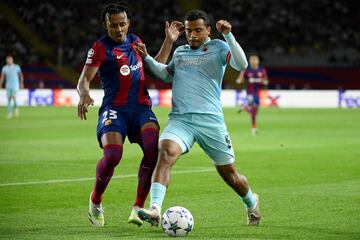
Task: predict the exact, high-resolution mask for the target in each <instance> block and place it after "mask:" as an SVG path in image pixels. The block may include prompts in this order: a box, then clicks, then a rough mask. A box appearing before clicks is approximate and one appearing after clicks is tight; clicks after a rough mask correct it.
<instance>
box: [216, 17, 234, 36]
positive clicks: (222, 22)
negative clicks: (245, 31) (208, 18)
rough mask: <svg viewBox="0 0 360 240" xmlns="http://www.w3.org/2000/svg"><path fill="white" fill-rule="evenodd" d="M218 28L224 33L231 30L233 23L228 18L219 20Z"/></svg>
mask: <svg viewBox="0 0 360 240" xmlns="http://www.w3.org/2000/svg"><path fill="white" fill-rule="evenodd" d="M216 29H217V30H218V31H219V32H220V33H223V34H228V33H229V32H231V24H230V23H229V22H228V21H226V20H219V21H217V23H216Z"/></svg>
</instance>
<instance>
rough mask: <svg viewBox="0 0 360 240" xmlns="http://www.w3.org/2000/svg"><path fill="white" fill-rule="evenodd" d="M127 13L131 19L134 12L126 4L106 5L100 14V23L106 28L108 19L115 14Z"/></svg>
mask: <svg viewBox="0 0 360 240" xmlns="http://www.w3.org/2000/svg"><path fill="white" fill-rule="evenodd" d="M122 12H125V13H126V15H127V18H128V19H130V18H131V15H132V12H131V10H130V7H129V5H128V4H127V3H126V2H119V3H111V4H108V5H105V6H104V8H103V10H102V11H101V13H100V23H101V24H102V25H103V26H105V25H106V19H108V18H110V16H111V15H113V14H118V13H122Z"/></svg>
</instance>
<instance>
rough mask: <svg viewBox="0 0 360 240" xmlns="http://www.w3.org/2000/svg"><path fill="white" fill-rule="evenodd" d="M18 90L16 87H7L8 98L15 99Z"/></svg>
mask: <svg viewBox="0 0 360 240" xmlns="http://www.w3.org/2000/svg"><path fill="white" fill-rule="evenodd" d="M17 92H18V90H17V89H16V88H6V95H7V97H8V99H15V97H16V93H17Z"/></svg>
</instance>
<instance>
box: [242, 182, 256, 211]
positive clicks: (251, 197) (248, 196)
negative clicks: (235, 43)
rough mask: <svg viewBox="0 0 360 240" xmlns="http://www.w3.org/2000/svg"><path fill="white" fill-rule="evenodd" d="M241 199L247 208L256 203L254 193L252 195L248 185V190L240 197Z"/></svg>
mask: <svg viewBox="0 0 360 240" xmlns="http://www.w3.org/2000/svg"><path fill="white" fill-rule="evenodd" d="M241 199H242V200H243V202H244V203H245V206H246V207H247V208H252V207H254V206H255V204H256V199H255V198H254V195H253V193H252V191H251V188H250V187H249V191H248V192H247V194H246V195H245V196H244V197H241Z"/></svg>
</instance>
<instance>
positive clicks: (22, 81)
mask: <svg viewBox="0 0 360 240" xmlns="http://www.w3.org/2000/svg"><path fill="white" fill-rule="evenodd" d="M19 79H20V88H21V89H23V88H24V75H23V73H22V72H20V73H19Z"/></svg>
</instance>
